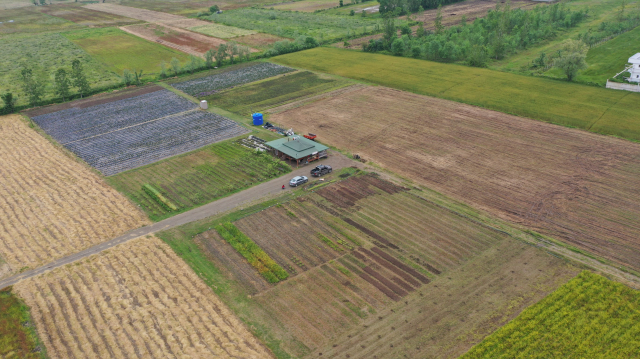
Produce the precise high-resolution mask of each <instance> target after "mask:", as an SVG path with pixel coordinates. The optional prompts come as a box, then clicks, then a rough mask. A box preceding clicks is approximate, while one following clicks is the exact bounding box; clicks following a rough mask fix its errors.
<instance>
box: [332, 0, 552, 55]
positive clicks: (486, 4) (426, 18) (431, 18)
mask: <svg viewBox="0 0 640 359" xmlns="http://www.w3.org/2000/svg"><path fill="white" fill-rule="evenodd" d="M498 3H500V5H501V6H505V4H506V2H505V1H502V0H501V1H499V2H496V1H495V0H466V1H462V2H459V3H454V4H450V5H446V6H443V7H442V25H444V26H453V25H458V24H460V21H462V17H463V16H466V17H467V22H468V23H469V22H472V21H473V20H475V19H477V18H482V17H485V16H486V15H487V12H488V11H489V10H491V9H495V7H496V5H497V4H498ZM538 5H544V4H543V3H542V4H541V3H540V2H535V1H531V0H514V1H511V2H510V6H511V8H512V9H516V8H523V9H528V8H532V7H535V6H538ZM437 12H438V9H431V10H426V11H424V12H423V13H422V15H417V14H412V15H411V18H412V19H414V20H415V21H421V22H422V23H423V26H424V28H425V30H432V31H433V30H434V29H435V25H434V23H435V19H436V14H437ZM401 19H405V20H406V16H403V17H401ZM412 29H413V33H414V34H415V32H416V30H418V26H413V27H412ZM381 38H382V34H376V35H369V36H365V37H361V38H359V39H353V40H349V46H348V47H346V48H348V49H361V48H362V44H364V43H369V40H376V39H381ZM333 46H335V47H340V48H345V46H344V43H343V42H340V43H336V44H334V45H333Z"/></svg>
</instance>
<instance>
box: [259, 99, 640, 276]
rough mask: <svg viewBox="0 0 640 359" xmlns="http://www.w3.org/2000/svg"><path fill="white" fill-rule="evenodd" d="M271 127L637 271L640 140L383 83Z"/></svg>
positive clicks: (296, 112)
mask: <svg viewBox="0 0 640 359" xmlns="http://www.w3.org/2000/svg"><path fill="white" fill-rule="evenodd" d="M274 112H277V109H275V111H274ZM270 121H271V122H274V123H277V124H279V125H281V126H283V127H287V128H289V127H293V128H295V129H296V131H300V132H301V133H306V132H312V133H315V134H318V136H319V138H321V139H322V140H323V141H326V143H327V144H330V145H333V146H336V147H338V148H342V149H345V150H348V151H350V152H351V153H357V154H360V155H361V156H362V157H363V158H365V159H367V160H370V161H373V162H375V163H377V164H379V165H381V166H383V167H384V168H387V169H389V170H391V171H394V172H396V173H399V174H401V175H403V176H406V177H409V178H411V179H413V180H415V181H417V182H419V183H421V184H424V185H426V186H428V187H430V188H432V189H434V190H437V191H440V192H442V193H444V194H447V195H450V196H452V197H455V198H456V199H458V200H460V201H462V202H465V203H467V204H469V205H471V206H472V207H475V208H478V209H482V210H485V211H488V212H490V213H492V214H494V215H497V216H499V217H501V218H503V219H507V220H509V221H512V222H515V223H518V224H521V225H525V226H527V227H529V228H532V229H534V230H536V231H539V232H542V233H544V234H546V235H549V236H552V237H555V238H558V239H561V240H563V241H565V242H567V243H570V244H572V245H575V246H577V247H578V248H581V249H584V250H587V251H589V252H591V253H594V254H596V255H598V256H602V257H605V258H608V259H610V260H612V261H614V262H617V263H619V264H623V265H626V266H628V267H631V268H634V269H636V270H638V269H640V240H639V238H640V176H638V174H639V173H640V146H638V144H635V143H631V142H627V141H624V140H619V139H616V138H612V137H604V136H600V135H596V134H592V133H587V132H584V131H580V130H574V129H569V128H565V127H560V126H555V125H551V124H547V123H543V122H539V121H533V120H529V119H526V118H520V117H516V116H511V115H506V114H503V113H499V112H495V111H489V110H485V109H482V108H478V107H473V106H469V105H464V104H460V103H456V102H452V101H447V100H441V99H436V98H431V97H426V96H420V95H415V94H411V93H407V92H402V91H397V90H392V89H388V88H384V87H369V88H363V89H361V90H358V91H352V92H349V93H346V94H344V95H340V96H336V97H328V98H326V99H322V100H319V101H317V102H315V103H313V104H309V105H306V106H303V107H299V108H294V109H292V110H289V111H284V112H281V113H277V114H275V115H272V116H271V118H270Z"/></svg>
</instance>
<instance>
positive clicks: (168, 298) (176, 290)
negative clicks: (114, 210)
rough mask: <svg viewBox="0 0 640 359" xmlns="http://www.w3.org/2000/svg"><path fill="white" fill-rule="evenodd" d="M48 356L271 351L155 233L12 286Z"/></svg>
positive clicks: (253, 355)
mask: <svg viewBox="0 0 640 359" xmlns="http://www.w3.org/2000/svg"><path fill="white" fill-rule="evenodd" d="M14 289H15V291H16V293H17V294H18V295H20V296H21V297H22V298H24V300H25V302H26V304H27V305H28V306H29V307H31V314H32V316H33V318H34V321H35V322H36V326H37V329H38V332H39V333H40V337H41V338H42V341H43V342H44V344H45V346H46V348H47V353H48V355H49V357H51V358H65V359H66V358H100V359H103V358H160V357H166V358H186V357H190V358H270V357H272V355H271V354H270V353H269V351H268V350H267V349H266V348H264V346H262V344H261V343H259V342H258V341H257V340H256V339H255V338H254V337H253V335H252V334H251V333H250V332H249V331H248V330H247V329H246V328H245V327H244V325H243V324H242V323H241V322H240V321H239V320H238V319H237V318H236V317H235V316H234V315H233V314H232V313H231V312H230V311H229V309H228V308H227V307H226V306H225V305H224V304H223V303H222V302H220V300H219V299H218V297H217V296H216V295H215V294H214V293H213V291H212V290H211V288H209V287H207V285H206V284H205V283H204V282H203V281H202V280H201V279H200V278H199V277H198V276H197V275H196V274H195V273H194V272H193V271H192V270H191V269H190V268H189V267H188V266H187V264H185V263H184V262H183V261H182V260H181V259H180V258H178V257H177V256H176V255H175V254H174V252H173V251H172V250H171V248H170V247H169V246H167V245H166V244H164V243H163V242H162V241H160V240H159V239H157V238H155V237H151V236H147V237H146V238H138V239H135V240H132V241H129V242H127V243H125V244H122V245H119V246H117V247H115V248H113V249H111V250H109V251H105V252H103V253H101V254H98V255H94V256H92V257H89V258H88V259H84V260H82V261H81V262H78V263H74V264H70V265H68V266H66V267H61V268H58V269H55V270H53V271H51V272H47V273H45V274H43V275H41V276H38V277H35V278H30V279H27V280H24V281H22V282H20V283H18V284H17V285H15V286H14Z"/></svg>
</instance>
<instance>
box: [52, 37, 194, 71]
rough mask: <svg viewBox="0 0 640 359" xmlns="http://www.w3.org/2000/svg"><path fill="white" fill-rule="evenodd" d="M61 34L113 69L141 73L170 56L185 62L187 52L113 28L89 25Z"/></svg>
mask: <svg viewBox="0 0 640 359" xmlns="http://www.w3.org/2000/svg"><path fill="white" fill-rule="evenodd" d="M64 36H65V37H66V38H68V39H69V40H71V41H73V42H74V43H75V44H77V45H78V46H80V47H81V48H82V49H84V50H85V51H86V52H87V53H89V54H90V55H91V56H93V57H94V58H95V59H96V60H98V61H100V62H102V63H103V64H105V65H106V67H107V68H108V69H109V70H111V71H113V72H115V73H117V74H122V71H123V70H125V69H127V70H131V71H133V70H143V75H144V74H147V75H149V74H156V73H159V72H160V63H161V62H162V61H165V62H166V63H167V64H168V63H169V62H170V61H171V59H172V58H174V57H175V58H176V59H178V60H179V61H180V62H185V61H187V59H188V58H189V56H188V55H187V54H185V53H183V52H180V51H178V50H173V49H170V48H168V47H165V46H162V45H160V44H156V43H153V42H150V41H147V40H143V39H141V38H139V37H137V36H134V35H131V34H128V33H126V32H124V31H122V30H119V29H116V28H103V29H89V30H82V31H74V32H68V33H65V34H64Z"/></svg>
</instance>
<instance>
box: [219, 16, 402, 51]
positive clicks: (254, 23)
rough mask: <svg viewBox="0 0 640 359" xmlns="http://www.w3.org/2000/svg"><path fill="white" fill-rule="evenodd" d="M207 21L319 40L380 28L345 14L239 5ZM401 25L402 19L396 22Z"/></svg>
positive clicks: (377, 25)
mask: <svg viewBox="0 0 640 359" xmlns="http://www.w3.org/2000/svg"><path fill="white" fill-rule="evenodd" d="M209 19H210V20H212V21H215V22H217V23H221V24H225V25H229V26H235V27H240V28H245V29H250V30H257V31H261V32H266V33H269V34H273V35H278V36H283V37H290V38H295V37H297V36H299V35H306V36H311V37H314V38H316V39H317V40H318V41H320V42H323V43H324V42H328V41H332V40H335V39H338V38H342V37H344V36H346V35H347V33H349V34H356V33H363V34H364V33H368V32H373V31H378V30H380V29H381V28H382V25H381V23H380V22H379V21H377V20H373V19H369V18H362V17H347V16H331V15H323V14H309V13H304V12H293V11H278V10H266V9H256V8H242V9H236V10H231V11H225V12H223V13H222V14H213V15H211V16H210V17H209ZM396 22H397V23H398V24H403V23H404V20H398V21H396Z"/></svg>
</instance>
